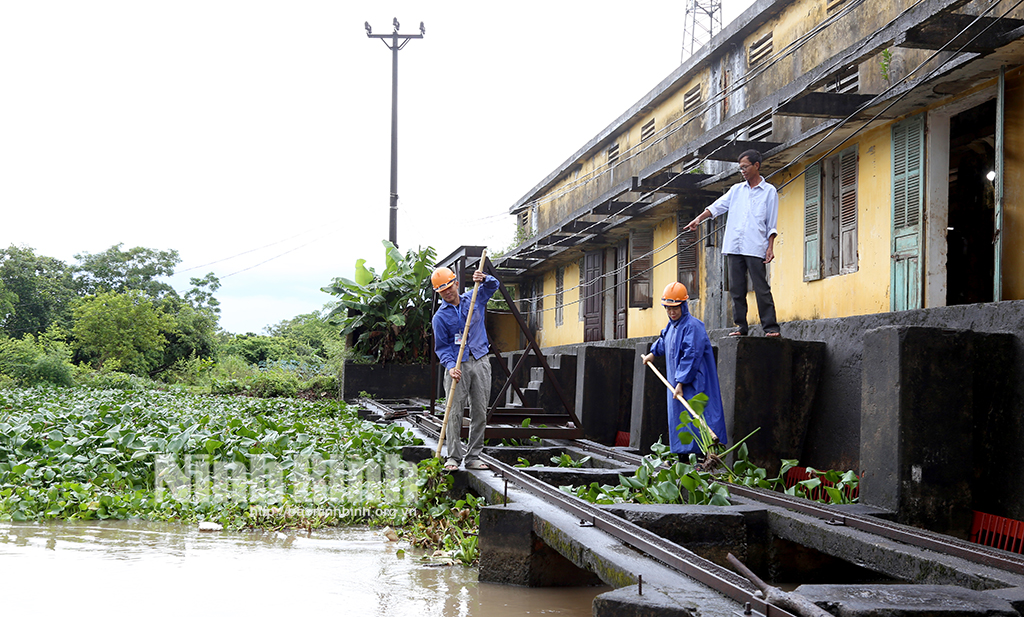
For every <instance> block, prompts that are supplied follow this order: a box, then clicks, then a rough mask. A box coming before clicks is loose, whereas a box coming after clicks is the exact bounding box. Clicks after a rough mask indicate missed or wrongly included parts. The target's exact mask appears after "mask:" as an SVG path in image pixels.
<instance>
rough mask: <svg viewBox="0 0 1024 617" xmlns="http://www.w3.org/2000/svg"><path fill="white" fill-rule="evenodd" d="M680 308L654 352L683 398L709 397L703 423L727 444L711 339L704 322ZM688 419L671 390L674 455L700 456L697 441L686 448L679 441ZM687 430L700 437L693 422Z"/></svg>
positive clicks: (652, 349) (653, 346)
mask: <svg viewBox="0 0 1024 617" xmlns="http://www.w3.org/2000/svg"><path fill="white" fill-rule="evenodd" d="M681 308H682V309H683V314H682V316H681V317H680V318H679V319H677V320H675V321H671V320H669V322H668V325H667V326H665V329H664V330H662V331H661V337H659V338H658V340H656V341H655V342H654V344H653V345H651V353H652V354H654V355H656V356H665V373H666V374H665V378H666V379H668V381H669V383H671V384H672V387H673V388H674V387H675V385H676V384H677V383H682V384H683V396H684V397H685V398H686V400H690V399H691V398H693V397H694V396H695V395H696V394H697V393H699V392H703V393H704V394H705V395H706V396H707V397H708V402H707V404H706V405H705V407H704V420H705V421H706V422H707V423H708V426H709V427H711V430H712V431H714V432H715V435H717V436H718V440H719V441H720V442H721V443H722V444H723V445H724V444H726V443H727V439H726V435H725V413H724V412H723V410H722V391H721V389H720V388H719V386H718V369H717V368H716V367H715V353H714V350H712V349H711V339H709V338H708V333H707V331H706V330H705V329H704V323H703V322H701V320H699V319H697V318H696V317H694V316H693V315H690V311H689V309H688V308H687V306H686V303H685V302H683V304H682V307H681ZM689 418H690V414H689V412H687V411H686V408H685V407H683V404H682V403H680V402H679V401H678V400H676V398H675V396H673V394H672V392H671V391H670V392H668V433H669V445H670V446H671V449H672V452H675V453H676V454H689V453H691V452H693V453H696V454H697V455H700V448H699V447H698V446H697V442H696V441H692V442H690V443H689V444H687V445H683V444H682V443H680V441H679V434H678V430H677V429H676V427H677V426H679V424H680V422H685V421H686V420H688V419H689ZM684 430H688V431H689V432H690V433H692V434H694V435H699V434H700V433H699V431H698V429H697V427H696V426H694V425H693V423H692V422H690V423H688V424H687V425H686V427H685V429H684Z"/></svg>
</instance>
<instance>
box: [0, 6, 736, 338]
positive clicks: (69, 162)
mask: <svg viewBox="0 0 1024 617" xmlns="http://www.w3.org/2000/svg"><path fill="white" fill-rule="evenodd" d="M749 3H750V2H749V0H724V1H723V5H724V6H723V10H724V15H725V20H724V21H725V23H728V22H729V21H731V20H732V19H733V18H734V17H735V16H736V15H738V14H739V13H740V12H741V11H742V10H744V9H745V8H746V6H747V5H749ZM684 13H685V3H684V2H683V1H682V0H675V1H663V0H659V1H653V0H652V1H644V0H638V1H635V2H630V3H627V4H623V3H621V2H610V1H593V0H592V1H588V2H576V1H572V2H570V1H556V2H551V1H550V0H549V1H543V2H542V1H536V0H523V1H520V2H515V3H484V2H460V1H446V2H430V3H428V2H423V1H422V0H420V1H419V2H382V1H375V2H363V1H339V0H293V1H291V2H284V1H273V2H270V1H260V0H202V1H193V0H178V1H176V2H155V1H150V0H123V1H113V0H89V1H82V0H47V1H33V2H15V1H13V0H8V1H4V2H0V83H2V84H3V91H4V93H3V96H2V97H0V110H2V113H0V204H2V206H0V208H2V211H3V218H2V222H0V246H3V247H6V246H9V245H11V244H15V245H19V246H28V247H31V248H33V249H35V251H36V252H37V254H42V255H48V256H51V257H56V258H58V259H61V260H64V261H66V262H68V263H74V261H75V260H74V255H75V254H76V253H82V252H89V253H99V252H102V251H104V250H106V249H107V248H109V247H110V246H112V245H114V244H117V243H119V242H120V243H124V245H125V248H128V247H134V246H145V247H149V248H153V249H159V250H166V249H177V250H178V251H179V252H180V254H181V258H182V262H181V264H180V265H179V266H178V274H177V275H176V276H175V277H174V279H173V280H172V281H171V283H172V284H173V285H174V286H175V288H176V289H178V290H179V291H181V292H184V291H186V290H187V288H188V279H189V277H193V276H203V275H205V274H206V273H207V272H211V271H212V272H214V273H215V274H216V275H217V276H218V277H220V279H221V282H222V285H223V286H222V288H221V289H220V291H219V292H218V294H217V296H218V298H219V299H220V300H221V303H222V308H223V312H222V318H221V325H222V327H224V329H226V330H228V331H230V332H236V333H243V332H260V331H262V330H263V328H264V327H265V326H268V325H274V324H277V323H278V322H280V321H281V320H284V319H290V318H292V317H294V316H296V315H299V314H303V313H309V312H312V311H314V310H319V309H321V308H322V307H323V305H324V304H325V303H327V302H329V301H330V300H331V296H329V295H327V294H324V293H322V292H321V291H320V288H321V287H322V286H324V285H326V284H328V283H329V282H330V281H331V280H332V279H333V278H334V277H337V276H345V277H351V276H352V271H353V267H354V264H355V261H356V259H358V258H365V259H367V260H368V262H369V264H370V265H372V266H374V267H376V268H377V269H378V270H380V269H381V268H382V266H383V261H384V252H383V247H382V246H381V241H382V240H384V239H386V238H387V237H388V204H389V197H388V195H389V190H390V187H389V181H390V180H389V178H390V122H391V119H390V118H391V52H390V51H389V50H388V48H387V47H386V46H385V45H384V43H383V42H382V41H380V40H376V39H372V40H371V39H368V38H367V36H366V31H365V29H364V26H363V23H364V22H365V21H368V22H369V23H370V25H371V26H372V27H373V29H374V32H375V33H389V32H391V31H392V30H393V28H392V26H391V21H392V18H394V17H397V18H398V20H399V21H400V23H401V29H400V32H401V33H403V34H414V33H417V32H418V30H419V23H420V22H421V21H422V22H424V24H425V26H426V37H425V38H423V39H420V40H412V41H410V42H409V43H408V45H407V46H406V47H405V48H404V49H403V50H402V51H401V52H399V104H398V110H399V134H398V152H399V163H398V195H399V211H398V244H399V246H400V248H401V249H402V250H403V252H404V251H405V250H408V249H410V248H415V247H418V246H428V245H429V246H433V247H434V248H435V249H437V252H438V255H439V256H444V255H446V254H448V253H450V252H451V251H452V250H454V249H455V248H457V247H458V246H460V245H463V244H473V245H485V246H487V247H488V249H489V250H490V251H498V250H502V249H505V248H507V247H508V245H509V244H510V243H511V241H512V236H513V232H514V220H513V218H512V217H511V216H509V215H508V209H509V207H510V206H511V205H512V204H513V203H514V202H515V201H516V200H518V199H519V198H520V197H522V196H523V195H524V194H525V193H526V192H527V191H528V190H529V189H531V188H532V187H533V186H534V185H536V184H537V183H538V182H539V181H540V180H541V179H543V178H544V177H545V176H546V175H547V174H548V173H550V172H551V171H552V170H553V169H554V168H555V167H556V166H557V165H558V164H559V163H561V162H563V161H564V160H565V159H567V158H568V157H569V156H570V155H572V154H573V153H574V152H576V150H578V149H579V148H580V147H581V146H583V145H584V144H585V143H586V142H587V141H588V140H589V139H590V138H591V137H592V136H593V135H595V134H596V133H597V132H598V131H599V130H601V129H602V128H604V127H605V126H607V125H608V124H610V123H611V122H612V121H613V120H614V119H615V118H616V117H618V116H619V115H620V114H621V113H622V112H624V111H626V109H628V108H629V107H630V106H631V105H632V104H633V103H635V102H636V101H637V100H639V99H640V98H641V97H642V96H643V95H644V94H646V93H647V92H648V91H650V90H651V89H652V88H653V87H654V86H655V85H656V84H657V83H658V82H659V81H661V80H662V79H663V78H664V77H666V76H667V75H668V74H669V73H670V72H671V71H672V70H673V69H674V68H675V67H676V66H678V65H679V62H680V52H681V49H682V38H683V18H684Z"/></svg>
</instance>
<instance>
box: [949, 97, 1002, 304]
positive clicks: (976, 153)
mask: <svg viewBox="0 0 1024 617" xmlns="http://www.w3.org/2000/svg"><path fill="white" fill-rule="evenodd" d="M995 125H996V101H995V100H989V101H987V102H985V103H982V104H980V105H977V106H975V107H972V108H970V109H967V110H964V111H962V112H960V113H958V114H956V115H954V116H952V117H950V121H949V215H948V221H947V227H946V232H947V233H946V243H947V244H946V250H947V253H946V258H947V262H946V268H947V279H946V281H947V284H946V304H947V305H953V304H974V303H978V302H991V301H992V295H993V291H992V285H993V283H992V280H993V275H994V270H995V251H994V248H993V244H992V234H993V230H994V229H995V192H994V186H993V183H992V177H994V176H993V175H992V174H993V170H994V169H995Z"/></svg>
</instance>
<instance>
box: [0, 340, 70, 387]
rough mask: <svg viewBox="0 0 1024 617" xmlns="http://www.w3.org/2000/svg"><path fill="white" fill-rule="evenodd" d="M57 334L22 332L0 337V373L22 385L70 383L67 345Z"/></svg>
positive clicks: (68, 384)
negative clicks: (3, 337) (9, 337)
mask: <svg viewBox="0 0 1024 617" xmlns="http://www.w3.org/2000/svg"><path fill="white" fill-rule="evenodd" d="M58 336H59V334H53V333H48V334H42V335H40V336H39V338H38V339H36V337H33V336H32V335H31V334H26V335H25V336H23V337H22V338H20V339H6V340H3V341H0V374H3V375H6V376H7V377H8V378H9V379H10V380H11V381H13V382H14V383H15V384H17V385H22V386H35V385H41V384H51V385H55V386H65V387H67V386H73V385H74V381H73V380H72V378H71V364H70V363H69V361H68V357H69V355H68V352H67V348H66V347H65V345H64V344H63V343H62V342H60V341H59V340H57V338H58Z"/></svg>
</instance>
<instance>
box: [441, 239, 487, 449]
mask: <svg viewBox="0 0 1024 617" xmlns="http://www.w3.org/2000/svg"><path fill="white" fill-rule="evenodd" d="M485 259H487V249H484V250H483V252H482V253H480V266H479V267H478V268H477V270H476V271H477V272H483V271H484V260H485ZM478 291H480V283H479V282H475V283H474V284H473V297H472V298H471V299H470V301H469V312H468V313H467V314H466V326H465V327H464V328H463V329H462V342H461V343H459V357H458V358H456V360H455V368H456V370H461V369H462V352H463V351H465V349H466V339H468V338H469V325H470V324H471V323H472V322H473V308H474V307H475V306H476V293H477V292H478ZM457 385H459V382H457V381H455V380H454V379H452V387H451V388H450V389H449V390H448V400H447V401H446V402H445V406H444V420H443V421H442V422H441V433H440V434H439V435H438V436H437V452H435V453H434V457H435V458H441V446H442V445H443V444H444V433H445V429H447V428H448V414H449V413H451V410H452V400H453V399H454V398H455V386H457ZM470 411H471V412H472V409H470ZM455 438H456V439H458V438H459V436H458V435H456V436H455Z"/></svg>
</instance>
